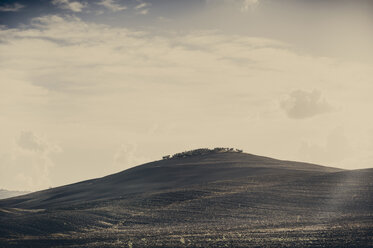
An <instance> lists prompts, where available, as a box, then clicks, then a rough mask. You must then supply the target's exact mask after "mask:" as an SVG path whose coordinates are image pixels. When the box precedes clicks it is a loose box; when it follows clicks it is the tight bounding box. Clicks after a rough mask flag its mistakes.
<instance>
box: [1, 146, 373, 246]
mask: <svg viewBox="0 0 373 248" xmlns="http://www.w3.org/2000/svg"><path fill="white" fill-rule="evenodd" d="M372 230H373V170H372V169H368V170H357V171H344V170H340V169H335V168H330V167H323V166H319V165H313V164H306V163H297V162H290V161H281V160H275V159H271V158H267V157H260V156H255V155H251V154H245V153H218V154H205V155H200V156H192V157H187V158H176V159H166V160H161V161H156V162H152V163H148V164H145V165H141V166H138V167H135V168H132V169H129V170H126V171H123V172H120V173H117V174H113V175H109V176H107V177H103V178H99V179H94V180H89V181H85V182H81V183H77V184H72V185H67V186H63V187H59V188H54V189H49V190H45V191H40V192H36V193H32V194H29V195H25V196H20V197H16V198H12V199H6V200H2V201H0V247H59V246H60V247H61V246H63V247H224V246H226V247H248V246H252V247H258V246H259V247H371V246H373V235H372Z"/></svg>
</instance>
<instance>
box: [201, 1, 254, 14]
mask: <svg viewBox="0 0 373 248" xmlns="http://www.w3.org/2000/svg"><path fill="white" fill-rule="evenodd" d="M205 1H206V3H207V4H209V5H215V6H216V5H224V6H232V7H234V9H235V10H236V11H237V10H239V11H241V12H247V11H249V10H252V9H254V8H255V7H256V6H257V5H258V4H259V0H218V1H217V0H205Z"/></svg>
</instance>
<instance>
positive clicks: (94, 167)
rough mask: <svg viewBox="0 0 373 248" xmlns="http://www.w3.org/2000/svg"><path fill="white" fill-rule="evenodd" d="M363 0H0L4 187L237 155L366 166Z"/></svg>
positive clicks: (372, 134) (0, 176)
mask: <svg viewBox="0 0 373 248" xmlns="http://www.w3.org/2000/svg"><path fill="white" fill-rule="evenodd" d="M371 13H373V2H372V1H369V0H351V1H347V0H346V1H345V0H340V1H336V0H312V1H311V0H219V1H218V0H188V1H187V0H149V1H147V0H141V1H140V0H97V1H81V0H51V1H50V0H35V1H27V0H19V1H17V0H16V1H5V0H0V128H1V129H0V130H1V131H0V188H5V189H9V190H40V189H45V188H49V187H56V186H60V185H64V184H68V183H73V182H78V181H81V180H85V179H91V178H95V177H101V176H105V175H108V174H111V173H115V172H119V171H122V170H125V169H127V168H130V167H133V166H136V165H139V164H142V163H145V162H150V161H154V160H159V159H161V157H162V156H163V155H167V154H173V153H177V152H181V151H185V150H190V149H195V148H203V147H209V148H213V147H234V148H239V149H243V150H244V152H247V153H252V154H258V155H264V156H269V157H274V158H279V159H284V160H295V161H305V162H311V163H317V164H322V165H327V166H334V167H339V168H345V169H359V168H372V167H373V153H372V150H373V117H372V114H371V112H372V107H373V97H372V92H373V70H372V68H373V56H372V55H373V45H372V44H373V29H371V27H372V26H373V15H372V14H371Z"/></svg>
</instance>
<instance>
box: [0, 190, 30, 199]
mask: <svg viewBox="0 0 373 248" xmlns="http://www.w3.org/2000/svg"><path fill="white" fill-rule="evenodd" d="M27 193H30V192H29V191H16V190H5V189H0V199H5V198H10V197H15V196H19V195H25V194H27Z"/></svg>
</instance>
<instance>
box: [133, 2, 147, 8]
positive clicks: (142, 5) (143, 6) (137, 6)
mask: <svg viewBox="0 0 373 248" xmlns="http://www.w3.org/2000/svg"><path fill="white" fill-rule="evenodd" d="M148 6H149V4H148V3H140V4H138V5H136V6H135V9H142V8H145V7H148Z"/></svg>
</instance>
